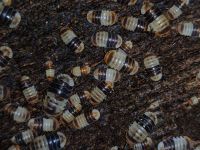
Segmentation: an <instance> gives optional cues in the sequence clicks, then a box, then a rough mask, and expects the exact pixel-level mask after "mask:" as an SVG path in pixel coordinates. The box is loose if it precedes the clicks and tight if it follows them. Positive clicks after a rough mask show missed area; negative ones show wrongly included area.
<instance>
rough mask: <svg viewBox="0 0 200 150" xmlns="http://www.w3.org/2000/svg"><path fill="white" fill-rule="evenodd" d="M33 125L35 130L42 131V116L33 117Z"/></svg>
mask: <svg viewBox="0 0 200 150" xmlns="http://www.w3.org/2000/svg"><path fill="white" fill-rule="evenodd" d="M34 125H35V128H36V130H38V131H39V132H42V131H43V118H42V117H39V118H35V119H34Z"/></svg>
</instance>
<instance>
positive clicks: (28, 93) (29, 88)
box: [21, 76, 39, 105]
mask: <svg viewBox="0 0 200 150" xmlns="http://www.w3.org/2000/svg"><path fill="white" fill-rule="evenodd" d="M21 86H22V90H23V94H24V97H25V98H26V100H27V102H28V103H29V104H31V105H34V104H36V103H38V101H39V99H38V92H37V90H36V88H35V86H34V85H33V84H32V83H31V79H30V78H29V77H28V76H22V78H21Z"/></svg>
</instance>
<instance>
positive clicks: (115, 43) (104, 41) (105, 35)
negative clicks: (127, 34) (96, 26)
mask: <svg viewBox="0 0 200 150" xmlns="http://www.w3.org/2000/svg"><path fill="white" fill-rule="evenodd" d="M91 41H92V44H93V45H94V46H98V47H105V48H119V47H120V46H121V44H122V38H121V36H120V35H118V34H114V33H110V32H106V31H99V32H97V33H95V34H94V35H93V36H92V37H91Z"/></svg>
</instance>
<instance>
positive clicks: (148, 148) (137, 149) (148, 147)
mask: <svg viewBox="0 0 200 150" xmlns="http://www.w3.org/2000/svg"><path fill="white" fill-rule="evenodd" d="M153 146H154V144H153V141H152V139H151V138H149V137H147V138H146V140H145V141H144V142H142V143H136V144H134V146H133V150H153Z"/></svg>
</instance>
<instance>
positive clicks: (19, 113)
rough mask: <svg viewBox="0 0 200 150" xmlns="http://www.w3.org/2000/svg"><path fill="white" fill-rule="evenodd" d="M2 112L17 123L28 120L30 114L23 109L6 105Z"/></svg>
mask: <svg viewBox="0 0 200 150" xmlns="http://www.w3.org/2000/svg"><path fill="white" fill-rule="evenodd" d="M4 112H5V113H6V114H8V115H10V116H11V117H12V118H13V120H14V121H16V122H17V123H21V122H26V121H28V120H29V119H30V112H29V111H28V110H27V109H26V108H25V107H21V106H18V105H15V104H11V103H9V104H7V105H6V106H5V107H4Z"/></svg>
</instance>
